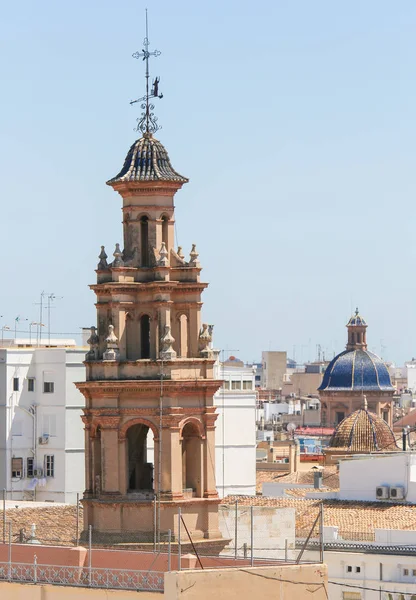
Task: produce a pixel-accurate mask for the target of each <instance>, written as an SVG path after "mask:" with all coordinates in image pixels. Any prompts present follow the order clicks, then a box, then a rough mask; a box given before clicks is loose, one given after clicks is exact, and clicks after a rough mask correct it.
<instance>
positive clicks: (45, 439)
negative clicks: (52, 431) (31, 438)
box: [39, 435, 49, 446]
mask: <svg viewBox="0 0 416 600" xmlns="http://www.w3.org/2000/svg"><path fill="white" fill-rule="evenodd" d="M48 442H49V436H48V435H41V436H40V438H39V444H41V445H42V446H44V445H45V444H47V443H48Z"/></svg>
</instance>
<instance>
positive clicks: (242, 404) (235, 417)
mask: <svg viewBox="0 0 416 600" xmlns="http://www.w3.org/2000/svg"><path fill="white" fill-rule="evenodd" d="M255 372H256V370H255V368H253V367H231V366H223V365H220V364H217V365H216V371H215V376H216V377H217V378H218V379H224V381H225V382H228V383H229V387H230V388H232V385H231V382H232V381H239V382H240V383H241V388H243V382H244V381H248V382H251V389H234V390H233V389H225V386H223V387H222V388H221V389H220V390H218V392H217V393H216V394H215V396H214V404H215V406H216V407H217V414H218V418H217V421H216V429H215V468H216V474H215V476H216V483H217V490H218V494H219V496H220V497H221V498H223V497H224V496H227V495H228V494H247V495H254V494H255V493H256V391H255Z"/></svg>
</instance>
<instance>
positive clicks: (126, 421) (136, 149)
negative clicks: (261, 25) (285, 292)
mask: <svg viewBox="0 0 416 600" xmlns="http://www.w3.org/2000/svg"><path fill="white" fill-rule="evenodd" d="M152 55H153V56H157V51H155V52H153V53H151V52H149V42H148V37H147V34H146V38H145V41H144V50H143V52H142V53H138V55H137V56H143V57H144V59H145V61H146V96H145V97H144V98H141V99H140V102H142V108H143V111H144V112H143V114H142V117H141V119H140V120H139V126H138V130H140V131H141V133H142V135H141V137H140V139H138V140H137V141H135V142H134V144H133V145H132V146H131V148H130V150H129V151H128V153H127V156H126V159H125V161H124V165H123V168H122V169H121V171H120V172H119V173H118V175H116V176H115V177H114V178H112V179H110V180H109V181H108V182H107V184H108V185H110V186H111V187H112V188H113V189H114V190H115V191H116V192H117V193H118V194H119V197H121V199H122V213H123V248H121V247H120V245H119V244H116V245H115V250H114V252H113V260H112V261H111V262H110V261H108V260H107V259H108V256H107V254H106V252H105V248H104V247H101V253H100V255H99V263H98V266H97V270H96V274H97V282H96V283H95V284H94V285H91V286H90V287H91V289H92V290H93V291H94V292H95V294H96V308H97V325H96V326H94V327H92V328H91V336H90V338H89V340H88V343H89V345H90V350H89V352H88V353H87V355H86V359H85V364H86V372H87V380H86V382H82V383H78V384H77V387H78V389H79V390H80V391H81V392H82V393H83V394H84V396H85V400H86V406H85V409H84V416H83V421H84V425H85V461H86V464H85V466H86V484H85V488H86V489H85V493H84V499H83V505H84V527H85V529H87V528H88V526H89V525H92V527H93V530H94V535H95V539H103V540H107V541H109V542H111V541H112V540H126V539H128V540H130V541H132V540H134V541H136V540H137V541H143V540H150V539H153V536H154V534H155V530H156V531H157V534H158V536H160V535H163V534H165V533H167V531H168V530H169V529H170V530H171V531H172V533H173V535H174V536H176V535H177V534H178V526H177V522H178V519H177V515H178V509H179V508H181V511H182V515H183V518H184V521H185V523H186V524H187V528H188V529H189V531H191V532H192V535H193V537H194V538H195V539H213V538H217V539H218V538H221V534H220V532H219V529H218V503H219V499H218V494H217V491H216V484H215V437H214V436H215V420H216V416H217V415H216V409H215V406H214V401H213V395H214V393H215V392H216V391H217V389H218V388H219V387H220V385H221V383H222V382H221V381H219V380H216V379H214V373H213V367H214V362H215V359H214V356H213V351H212V349H211V342H212V326H209V325H206V324H202V325H201V307H202V302H201V294H202V292H203V291H204V289H205V288H206V287H207V284H206V283H202V282H201V281H200V273H201V267H200V263H199V257H198V253H197V251H196V247H195V245H192V248H191V250H190V254H189V257H187V258H186V257H185V255H184V254H183V252H182V249H181V248H180V247H178V248H176V247H175V235H174V231H175V230H174V218H175V214H174V196H175V194H176V192H177V191H179V190H180V188H181V187H182V185H184V184H185V183H186V182H187V181H188V180H187V178H185V177H183V176H182V175H180V174H179V173H177V172H176V171H175V170H174V169H173V167H172V164H171V162H170V159H169V156H168V154H167V152H166V150H165V148H164V147H163V145H162V144H161V143H160V142H159V141H158V140H157V139H155V137H154V135H153V134H154V133H155V131H156V130H157V125H156V118H155V117H154V115H153V113H152V110H153V108H154V107H153V105H152V104H151V101H152V99H153V98H156V97H161V94H159V90H158V86H159V80H158V78H156V79H155V80H154V82H153V85H152V89H151V91H150V90H149V84H148V77H149V75H148V59H149V57H150V56H152Z"/></svg>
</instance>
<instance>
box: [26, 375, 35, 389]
mask: <svg viewBox="0 0 416 600" xmlns="http://www.w3.org/2000/svg"><path fill="white" fill-rule="evenodd" d="M27 391H28V392H34V391H35V378H34V377H28V380H27Z"/></svg>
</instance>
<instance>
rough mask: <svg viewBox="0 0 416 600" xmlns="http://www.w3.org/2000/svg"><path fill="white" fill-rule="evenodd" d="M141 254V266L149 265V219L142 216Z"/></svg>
mask: <svg viewBox="0 0 416 600" xmlns="http://www.w3.org/2000/svg"><path fill="white" fill-rule="evenodd" d="M140 255H141V266H142V267H148V266H149V219H148V218H147V217H142V218H141V219H140Z"/></svg>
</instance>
